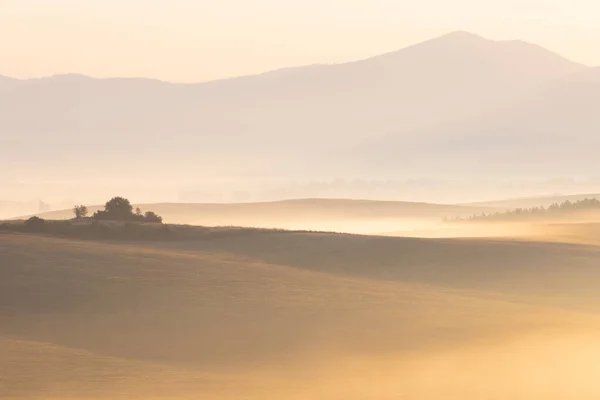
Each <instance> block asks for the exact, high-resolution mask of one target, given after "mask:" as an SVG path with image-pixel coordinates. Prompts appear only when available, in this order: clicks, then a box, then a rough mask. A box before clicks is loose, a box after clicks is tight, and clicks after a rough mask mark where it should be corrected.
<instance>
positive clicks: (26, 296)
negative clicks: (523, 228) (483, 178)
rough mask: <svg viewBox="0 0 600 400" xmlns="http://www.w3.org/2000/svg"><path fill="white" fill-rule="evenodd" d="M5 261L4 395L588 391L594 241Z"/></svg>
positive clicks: (316, 239)
mask: <svg viewBox="0 0 600 400" xmlns="http://www.w3.org/2000/svg"><path fill="white" fill-rule="evenodd" d="M0 260H1V264H0V351H1V353H2V355H3V357H1V358H0V398H3V399H4V398H7V399H9V398H10V399H51V400H55V399H72V400H76V399H77V400H79V399H82V400H85V399H106V398H110V399H131V398H139V399H195V398H210V399H213V398H214V399H227V400H228V399H279V398H289V399H305V398H319V399H371V398H376V399H388V398H389V399H392V398H394V399H395V398H403V396H404V397H406V398H417V399H431V400H437V399H442V398H443V399H456V400H459V399H461V400H462V399H483V398H486V399H487V398H499V399H504V398H506V399H509V398H510V399H523V400H525V399H530V398H539V399H563V398H568V397H565V396H566V394H567V393H572V392H573V390H576V391H577V393H578V394H581V395H580V396H578V398H582V399H588V398H589V399H592V398H597V396H598V395H599V394H600V385H597V384H596V383H595V381H594V380H593V379H592V377H591V376H590V375H589V372H588V371H590V370H591V369H590V365H597V363H599V362H600V341H599V340H598V339H597V335H595V332H597V329H598V328H600V318H599V317H598V316H597V311H598V310H600V308H598V304H599V302H598V301H597V295H595V293H594V290H593V289H594V288H595V285H594V282H597V281H598V280H597V278H598V275H599V273H597V272H596V269H597V265H600V251H599V250H598V249H597V248H596V247H594V246H579V245H572V244H549V243H533V242H519V241H502V240H466V239H463V240H448V239H446V240H425V239H403V238H384V237H364V236H352V235H333V234H317V233H315V234H309V233H290V232H284V233H275V234H273V233H271V234H269V235H265V234H263V233H261V232H260V231H257V232H254V233H253V232H247V234H246V235H242V236H235V237H225V238H223V237H221V238H219V237H217V238H214V239H211V238H207V239H206V240H199V241H190V242H179V243H169V244H166V243H164V244H157V243H152V244H144V243H136V244H127V243H120V244H115V243H103V242H93V241H76V240H66V239H56V238H50V237H41V236H28V235H12V234H2V235H0ZM548 285H550V286H549V287H548ZM494 396H495V397H494Z"/></svg>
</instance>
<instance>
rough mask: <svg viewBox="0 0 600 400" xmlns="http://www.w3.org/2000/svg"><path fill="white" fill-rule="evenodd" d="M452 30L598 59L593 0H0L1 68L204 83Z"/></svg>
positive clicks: (598, 5)
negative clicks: (523, 42)
mask: <svg viewBox="0 0 600 400" xmlns="http://www.w3.org/2000/svg"><path fill="white" fill-rule="evenodd" d="M454 30H467V31H471V32H473V33H478V34H480V35H483V36H485V37H488V38H491V39H523V40H526V41H529V42H534V43H537V44H540V45H542V46H544V47H547V48H549V49H551V50H554V51H556V52H559V53H561V54H562V55H564V56H566V57H568V58H571V59H573V60H575V61H579V62H583V63H586V64H590V65H599V66H600V1H599V0H569V1H567V0H414V1H408V0H0V54H1V55H2V62H1V63H0V75H8V76H15V77H32V76H44V75H52V74H57V73H70V72H77V73H83V74H87V75H92V76H98V77H105V76H143V77H152V78H158V79H164V80H169V81H178V82H194V81H205V80H210V79H215V78H222V77H229V76H235V75H244V74H249V73H255V72H262V71H265V70H270V69H275V68H279V67H286V66H296V65H303V64H312V63H331V62H343V61H351V60H355V59H359V58H365V57H368V56H371V55H376V54H379V53H383V52H388V51H393V50H396V49H399V48H402V47H405V46H407V45H410V44H413V43H416V42H419V41H422V40H426V39H429V38H432V37H435V36H438V35H441V34H444V33H447V32H449V31H454Z"/></svg>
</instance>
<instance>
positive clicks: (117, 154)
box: [0, 32, 599, 176]
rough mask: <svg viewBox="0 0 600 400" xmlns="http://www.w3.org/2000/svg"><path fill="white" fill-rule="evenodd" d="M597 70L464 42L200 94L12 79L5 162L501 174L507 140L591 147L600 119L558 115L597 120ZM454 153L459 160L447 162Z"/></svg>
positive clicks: (467, 37) (1, 106) (229, 84)
mask: <svg viewBox="0 0 600 400" xmlns="http://www.w3.org/2000/svg"><path fill="white" fill-rule="evenodd" d="M595 71H596V70H594V69H593V68H589V67H586V66H584V65H581V64H577V63H574V62H571V61H569V60H567V59H565V58H563V57H561V56H559V55H557V54H555V53H552V52H550V51H547V50H545V49H543V48H541V47H539V46H536V45H532V44H528V43H525V42H521V41H503V42H497V41H491V40H487V39H484V38H482V37H480V36H477V35H472V34H469V33H466V32H454V33H451V34H448V35H445V36H442V37H440V38H437V39H432V40H429V41H427V42H424V43H420V44H417V45H413V46H410V47H408V48H405V49H402V50H399V51H396V52H392V53H388V54H384V55H380V56H376V57H371V58H368V59H365V60H360V61H355V62H350V63H343V64H334V65H312V66H306V67H298V68H288V69H283V70H278V71H273V72H267V73H264V74H259V75H253V76H246V77H239V78H231V79H226V80H219V81H213V82H206V83H199V84H171V83H167V82H161V81H156V80H148V79H129V78H112V79H95V78H89V77H85V76H82V75H76V74H70V75H58V76H54V77H50V78H41V79H26V80H16V79H6V78H5V79H0V131H2V132H5V134H3V136H2V137H1V138H0V158H1V159H3V160H7V161H5V163H7V162H8V163H11V162H12V163H14V162H17V160H18V161H22V162H25V163H26V164H27V165H30V166H32V168H35V167H36V166H37V167H39V168H40V169H43V171H49V169H48V168H49V166H52V167H55V166H57V167H62V168H66V169H68V168H70V167H72V166H73V165H78V167H79V168H87V169H89V170H90V173H97V172H98V171H99V170H100V171H103V173H108V172H107V171H106V170H105V169H103V168H102V167H101V166H102V165H104V164H106V163H107V162H111V160H112V161H114V162H115V163H120V164H122V165H124V166H130V167H131V166H137V167H139V168H142V169H145V170H148V171H157V170H156V168H160V170H161V171H163V172H164V173H165V174H167V175H168V174H181V173H182V171H190V170H207V169H209V168H210V169H212V173H215V174H219V171H221V170H222V169H223V168H225V167H228V166H234V165H237V168H239V169H243V170H246V171H247V170H252V171H253V172H255V173H263V174H268V173H272V171H274V170H277V171H278V173H281V174H284V175H285V174H288V175H293V174H312V175H313V176H321V175H326V176H336V175H337V176H339V174H340V173H346V174H348V175H352V174H354V173H358V172H360V173H362V174H367V175H372V176H380V175H382V174H384V173H386V174H390V175H395V176H396V175H402V174H404V175H405V176H406V175H408V176H410V175H411V174H413V173H414V172H415V170H419V169H422V170H423V171H424V172H425V173H427V174H429V173H437V172H443V173H447V172H450V173H465V172H468V171H470V170H471V169H472V165H473V163H480V161H479V160H481V159H482V160H489V161H490V162H489V164H490V165H489V167H488V168H489V169H490V170H498V169H501V168H502V164H503V162H504V160H507V157H509V156H510V154H511V152H512V151H513V150H514V149H512V148H511V144H510V141H509V143H505V141H502V140H501V139H500V138H501V137H502V136H504V135H505V134H507V132H508V131H510V132H509V136H510V137H511V138H513V137H518V138H520V137H527V136H531V135H533V134H536V135H538V134H540V135H541V134H542V133H543V130H544V129H546V127H549V128H548V129H550V128H551V129H552V130H554V131H556V132H555V133H552V137H559V136H560V135H561V134H563V135H567V136H568V135H569V134H570V132H569V131H567V130H566V129H567V127H568V126H569V125H571V126H573V125H577V126H582V127H584V129H583V130H584V132H582V134H581V136H582V137H586V138H588V139H589V136H590V132H592V131H595V129H596V123H597V122H598V118H599V117H596V116H595V115H594V114H593V113H592V112H591V111H590V112H589V113H586V114H585V115H583V116H582V115H581V113H578V112H575V111H569V110H567V111H568V112H566V113H561V109H558V110H557V108H558V107H561V104H560V102H561V101H563V102H565V101H567V102H568V101H570V99H571V98H574V99H577V103H576V107H577V110H587V109H589V110H592V109H593V107H594V104H598V103H596V100H597V97H596V95H595V93H596V92H595V90H596V89H595V88H589V87H586V85H583V86H584V87H582V85H581V82H582V81H583V82H588V81H590V80H591V81H592V82H594V83H595V82H598V81H597V80H596V79H595V77H597V75H598V74H597V72H595ZM578 76H579V77H580V78H577V79H575V78H570V79H568V78H567V77H578ZM557 82H561V84H562V85H564V86H565V87H560V88H559V89H556V87H557ZM559 86H560V85H559ZM570 91H572V93H571V92H570ZM582 91H586V93H588V92H589V95H587V96H588V97H589V99H586V98H585V97H586V95H585V94H583V95H582V94H581V92H582ZM537 93H542V94H543V95H542V97H539V95H537ZM565 93H569V96H567V97H565V95H564V94H565ZM536 96H538V97H536ZM540 99H541V100H543V101H544V102H545V103H546V104H541V105H539V107H538V106H537V105H536V103H535V102H537V101H540ZM532 104H534V105H535V106H536V108H535V109H534V110H531V106H532ZM528 108H529V109H528ZM503 110H510V113H511V115H512V113H516V114H519V113H521V114H522V115H525V116H526V117H527V118H525V117H519V118H512V117H511V116H507V117H503V116H502V115H503V113H504V112H505V111H503ZM547 117H551V118H550V119H548V121H549V122H548V123H546V119H547ZM581 117H583V118H581ZM507 118H508V122H506V119H507ZM511 118H512V119H511ZM555 120H557V121H555ZM511 121H516V124H517V125H516V127H515V126H513V125H511V124H510V122H511ZM488 125H489V126H488ZM531 127H534V128H531ZM532 129H535V132H533V131H532ZM536 132H537V133H536ZM561 132H562V133H561ZM473 138H476V140H474V139H473ZM588 139H585V140H584V142H586V140H587V141H588V142H589V140H588ZM511 140H513V139H511ZM590 140H591V139H590ZM471 142H474V143H475V144H474V145H473V146H472V149H471ZM592 142H593V140H592ZM498 143H502V144H501V145H500V146H499V147H498ZM557 143H558V144H557V146H555V148H557V149H558V148H561V147H562V146H563V142H562V141H561V140H558V142H557ZM586 143H587V142H586ZM526 145H527V146H531V144H530V143H526ZM527 146H526V147H527ZM550 147H551V148H552V146H550ZM517 149H523V146H519V147H518V148H517ZM586 149H589V143H587V145H586ZM584 150H585V149H584ZM490 151H491V153H490ZM553 151H554V150H553ZM573 151H576V149H574V150H572V151H571V152H573ZM448 153H449V154H451V155H452V154H454V155H455V156H456V157H459V158H460V160H459V161H460V162H457V163H456V165H450V166H449V165H448V163H442V164H440V163H437V161H436V160H442V159H444V157H446V156H447V155H448ZM82 154H85V156H82ZM132 155H135V157H133V156H132ZM571 156H572V155H571ZM521 157H523V156H521ZM540 157H541V159H543V160H545V161H544V162H546V161H547V159H548V156H546V155H544V154H542V155H540ZM249 160H252V161H249ZM255 160H256V161H260V162H255ZM308 160H310V161H308ZM469 160H470V161H469ZM463 161H465V165H462V164H461V163H462V162H463ZM534 161H535V160H534ZM575 161H576V160H575ZM82 162H83V163H84V164H85V165H81V163H82ZM219 162H221V163H222V165H220V164H219ZM423 163H427V165H425V166H421V164H423ZM450 164H452V162H451V163H450ZM521 165H522V161H521ZM484 167H485V166H484ZM583 167H585V168H588V167H589V166H581V165H580V166H577V168H583ZM232 168H233V167H232ZM575 169H576V168H575ZM485 170H486V168H482V169H481V171H482V172H483V171H485ZM111 173H112V172H111ZM511 173H513V172H512V171H511Z"/></svg>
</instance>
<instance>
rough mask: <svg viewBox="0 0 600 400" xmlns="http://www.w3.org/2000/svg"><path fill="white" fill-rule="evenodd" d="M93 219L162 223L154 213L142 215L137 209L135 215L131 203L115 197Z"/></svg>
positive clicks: (149, 212)
mask: <svg viewBox="0 0 600 400" xmlns="http://www.w3.org/2000/svg"><path fill="white" fill-rule="evenodd" d="M93 218H94V219H97V220H106V221H130V222H135V221H139V222H158V223H162V218H161V217H160V216H158V215H157V214H155V213H154V212H152V211H148V212H146V214H142V210H141V209H140V208H139V207H137V208H136V209H135V213H134V212H133V206H132V205H131V202H130V201H129V200H127V199H126V198H123V197H113V198H112V199H110V200H109V201H108V202H106V204H105V206H104V211H96V213H94V216H93Z"/></svg>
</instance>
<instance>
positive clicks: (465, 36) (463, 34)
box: [433, 31, 489, 41]
mask: <svg viewBox="0 0 600 400" xmlns="http://www.w3.org/2000/svg"><path fill="white" fill-rule="evenodd" d="M439 39H450V40H477V41H482V40H483V41H489V40H488V39H485V38H484V37H482V36H479V35H476V34H474V33H471V32H467V31H454V32H450V33H447V34H445V35H443V36H441V37H439V38H437V40H439ZM433 40H436V39H433Z"/></svg>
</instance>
